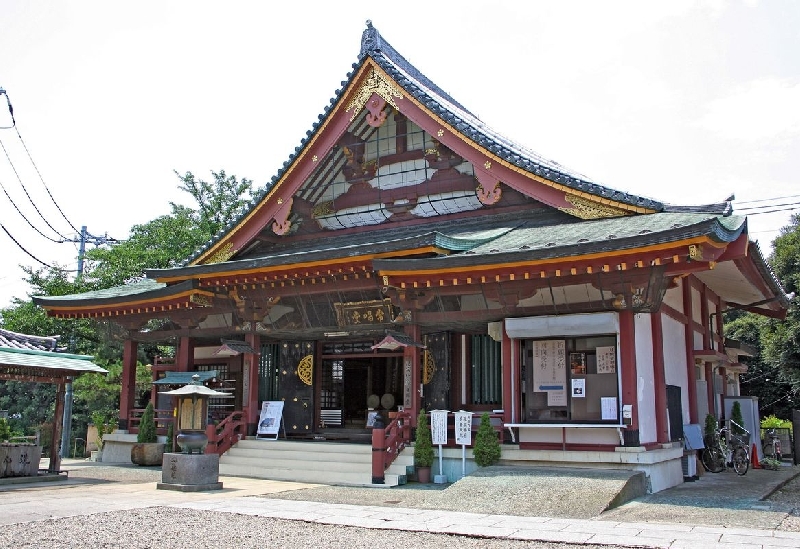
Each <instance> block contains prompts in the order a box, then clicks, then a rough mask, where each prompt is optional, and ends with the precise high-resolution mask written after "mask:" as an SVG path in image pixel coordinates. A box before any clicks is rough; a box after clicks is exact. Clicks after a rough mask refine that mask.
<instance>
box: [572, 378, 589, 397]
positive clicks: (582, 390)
mask: <svg viewBox="0 0 800 549" xmlns="http://www.w3.org/2000/svg"><path fill="white" fill-rule="evenodd" d="M572 398H586V380H585V379H584V378H580V379H578V378H575V379H573V380H572Z"/></svg>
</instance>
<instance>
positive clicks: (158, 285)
mask: <svg viewBox="0 0 800 549" xmlns="http://www.w3.org/2000/svg"><path fill="white" fill-rule="evenodd" d="M197 289H198V287H197V282H196V281H194V280H185V281H183V282H179V283H177V284H172V285H167V284H165V283H163V282H157V281H155V280H150V279H144V280H140V281H137V282H135V283H133V284H127V285H124V286H114V287H112V288H106V289H104V290H95V291H92V292H84V293H82V294H71V295H62V296H36V297H34V298H33V302H34V304H36V305H39V306H40V307H44V308H45V309H48V308H59V307H67V306H72V305H74V304H76V303H80V304H81V305H84V306H102V305H105V304H121V303H125V302H129V301H137V302H139V301H146V300H156V299H161V300H163V299H164V298H169V297H171V296H178V295H180V294H184V293H186V292H190V291H192V290H197Z"/></svg>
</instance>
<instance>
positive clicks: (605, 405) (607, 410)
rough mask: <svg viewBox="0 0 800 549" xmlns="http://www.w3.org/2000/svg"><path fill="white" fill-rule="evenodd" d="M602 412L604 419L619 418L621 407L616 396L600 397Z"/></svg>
mask: <svg viewBox="0 0 800 549" xmlns="http://www.w3.org/2000/svg"><path fill="white" fill-rule="evenodd" d="M600 413H601V418H602V419H619V417H618V416H619V408H618V407H617V398H616V397H600Z"/></svg>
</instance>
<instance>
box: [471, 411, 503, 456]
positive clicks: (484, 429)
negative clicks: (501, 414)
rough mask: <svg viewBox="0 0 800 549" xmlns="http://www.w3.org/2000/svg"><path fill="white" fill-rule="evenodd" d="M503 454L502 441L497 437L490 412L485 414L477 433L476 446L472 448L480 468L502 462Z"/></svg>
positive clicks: (482, 416) (482, 415)
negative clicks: (501, 456)
mask: <svg viewBox="0 0 800 549" xmlns="http://www.w3.org/2000/svg"><path fill="white" fill-rule="evenodd" d="M501 453H502V450H501V449H500V440H499V439H498V437H497V431H495V430H494V427H492V422H491V419H490V417H489V412H483V414H481V423H480V425H479V426H478V432H477V433H475V445H474V446H473V448H472V455H473V456H475V463H476V464H477V465H478V467H486V466H488V465H494V464H495V463H497V462H498V461H500V455H501Z"/></svg>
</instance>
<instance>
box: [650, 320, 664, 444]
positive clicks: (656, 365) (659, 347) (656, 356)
mask: <svg viewBox="0 0 800 549" xmlns="http://www.w3.org/2000/svg"><path fill="white" fill-rule="evenodd" d="M650 330H651V332H652V337H653V393H654V395H655V406H656V442H669V428H668V423H667V381H666V374H665V373H664V327H663V325H662V322H661V313H659V312H655V313H653V314H651V315H650Z"/></svg>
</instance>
